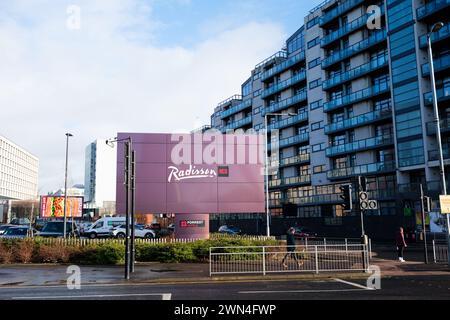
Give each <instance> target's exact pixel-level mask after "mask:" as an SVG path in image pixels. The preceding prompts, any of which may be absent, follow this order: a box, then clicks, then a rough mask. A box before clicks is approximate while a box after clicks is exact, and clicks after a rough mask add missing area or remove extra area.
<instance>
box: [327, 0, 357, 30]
mask: <svg viewBox="0 0 450 320" xmlns="http://www.w3.org/2000/svg"><path fill="white" fill-rule="evenodd" d="M364 1H365V0H347V1H345V2H344V3H341V4H338V6H337V7H335V8H334V9H332V10H330V11H328V12H327V13H325V14H324V15H323V16H321V17H320V20H319V25H320V26H323V25H324V24H325V23H328V22H330V21H331V20H333V19H335V18H337V17H338V16H340V15H341V14H343V13H345V12H347V11H349V10H351V9H352V8H354V7H356V6H357V5H359V4H361V3H364Z"/></svg>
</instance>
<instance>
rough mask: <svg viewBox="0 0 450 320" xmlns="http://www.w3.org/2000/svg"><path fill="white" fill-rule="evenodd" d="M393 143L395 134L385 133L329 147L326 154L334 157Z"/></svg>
mask: <svg viewBox="0 0 450 320" xmlns="http://www.w3.org/2000/svg"><path fill="white" fill-rule="evenodd" d="M392 144H394V136H393V135H383V136H379V137H373V138H368V139H364V140H359V141H355V142H351V143H346V144H343V145H340V146H333V147H330V148H327V150H326V155H327V157H334V156H338V155H342V154H346V153H353V152H358V151H366V150H370V149H375V148H380V147H385V146H389V145H392Z"/></svg>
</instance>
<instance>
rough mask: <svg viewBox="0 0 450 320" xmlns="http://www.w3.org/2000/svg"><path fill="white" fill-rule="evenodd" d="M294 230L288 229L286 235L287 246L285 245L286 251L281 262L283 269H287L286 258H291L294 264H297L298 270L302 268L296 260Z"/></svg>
mask: <svg viewBox="0 0 450 320" xmlns="http://www.w3.org/2000/svg"><path fill="white" fill-rule="evenodd" d="M294 234H295V229H294V228H289V230H288V233H287V244H286V246H287V247H286V250H287V253H286V255H285V256H284V258H283V261H282V262H281V263H282V264H283V267H285V268H287V267H288V265H287V264H286V259H287V258H288V257H291V258H293V259H294V260H295V262H297V265H298V267H299V268H300V267H301V266H302V263H301V262H300V261H299V260H298V257H297V253H296V252H295V251H296V244H295V236H294Z"/></svg>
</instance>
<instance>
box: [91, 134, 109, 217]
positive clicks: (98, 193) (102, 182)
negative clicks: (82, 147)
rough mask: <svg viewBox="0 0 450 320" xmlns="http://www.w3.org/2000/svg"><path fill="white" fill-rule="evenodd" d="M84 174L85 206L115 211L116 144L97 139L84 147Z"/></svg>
mask: <svg viewBox="0 0 450 320" xmlns="http://www.w3.org/2000/svg"><path fill="white" fill-rule="evenodd" d="M85 159H86V162H85V176H84V188H85V189H84V201H85V208H87V209H95V210H98V213H100V214H103V213H110V214H114V213H115V201H116V166H117V164H116V162H117V146H116V145H114V147H112V146H109V145H107V144H106V140H104V139H98V140H96V141H94V142H93V143H91V144H89V145H88V146H87V147H86V158H85Z"/></svg>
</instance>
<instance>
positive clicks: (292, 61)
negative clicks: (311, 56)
mask: <svg viewBox="0 0 450 320" xmlns="http://www.w3.org/2000/svg"><path fill="white" fill-rule="evenodd" d="M303 60H305V52H304V51H302V52H300V53H297V54H296V55H295V56H293V57H291V58H289V59H287V60H286V61H283V62H282V63H280V64H278V65H276V66H274V67H273V68H271V69H269V70H267V71H265V72H263V73H261V80H262V81H264V80H267V79H268V78H270V77H273V76H275V75H277V74H279V73H281V72H283V71H284V70H286V69H288V68H290V67H292V66H294V65H296V64H297V63H299V62H301V61H303Z"/></svg>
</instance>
